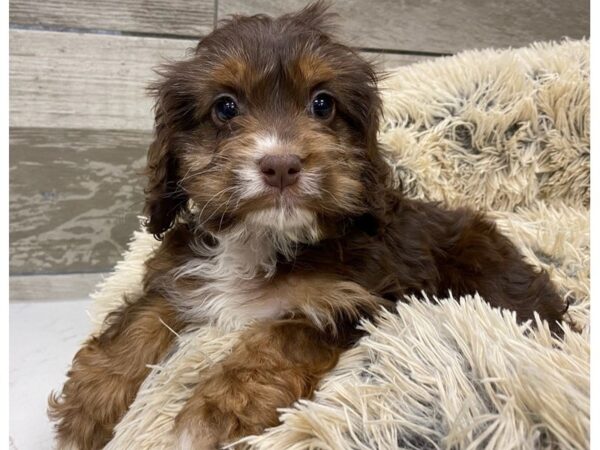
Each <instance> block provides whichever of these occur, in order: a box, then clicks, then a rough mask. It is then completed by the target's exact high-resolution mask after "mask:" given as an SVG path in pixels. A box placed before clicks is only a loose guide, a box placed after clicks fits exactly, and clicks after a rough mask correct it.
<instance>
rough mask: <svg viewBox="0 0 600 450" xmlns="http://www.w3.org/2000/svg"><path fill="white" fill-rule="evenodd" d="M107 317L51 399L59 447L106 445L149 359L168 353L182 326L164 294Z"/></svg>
mask: <svg viewBox="0 0 600 450" xmlns="http://www.w3.org/2000/svg"><path fill="white" fill-rule="evenodd" d="M107 322H108V326H107V328H106V330H105V331H104V332H103V333H102V334H100V335H99V336H97V337H92V338H91V339H89V340H88V341H87V342H86V344H85V345H84V346H83V347H82V348H81V349H80V350H79V351H78V352H77V354H76V355H75V358H74V359H73V364H72V367H71V370H70V371H69V372H68V374H67V376H68V380H67V381H66V383H65V385H64V386H63V390H62V393H61V394H60V395H57V394H56V393H52V394H51V395H50V398H49V400H48V403H49V410H48V411H49V412H48V414H49V417H50V418H51V419H52V420H54V421H57V424H56V431H57V438H58V441H59V448H64V447H65V446H71V447H77V448H81V449H96V448H101V447H103V446H104V445H105V444H106V443H107V442H108V441H109V440H110V438H111V436H112V433H113V428H114V426H115V425H116V424H117V423H118V422H119V420H121V417H123V415H124V414H125V412H126V411H127V408H128V407H129V405H130V403H131V402H132V401H133V399H134V398H135V396H136V393H137V391H138V388H139V386H140V384H141V383H142V381H143V380H144V378H145V377H146V375H147V374H148V372H149V369H148V368H147V365H148V364H154V363H156V362H158V361H159V360H160V358H162V356H163V355H164V353H165V352H166V351H167V350H168V349H169V347H170V345H171V343H172V341H173V338H174V334H173V332H172V331H171V330H177V329H179V328H180V326H181V325H180V323H179V321H178V320H177V318H176V315H175V311H174V310H173V309H172V307H171V306H170V305H169V304H168V303H167V302H166V301H165V300H164V299H163V298H162V297H159V296H146V297H143V298H141V299H139V300H138V301H136V302H135V303H131V304H127V305H126V306H124V307H123V308H122V309H120V310H119V311H117V312H115V313H112V314H110V315H109V316H108V317H107ZM169 328H171V330H170V329H169Z"/></svg>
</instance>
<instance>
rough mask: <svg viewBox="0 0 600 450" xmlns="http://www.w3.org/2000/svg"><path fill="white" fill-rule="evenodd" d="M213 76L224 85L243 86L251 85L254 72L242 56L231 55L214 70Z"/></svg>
mask: <svg viewBox="0 0 600 450" xmlns="http://www.w3.org/2000/svg"><path fill="white" fill-rule="evenodd" d="M213 77H214V79H215V80H217V81H218V82H219V83H220V84H223V85H228V86H243V85H249V83H250V80H251V79H252V78H253V77H254V72H253V71H252V69H251V68H250V67H249V66H248V65H247V64H246V62H245V61H244V60H243V59H242V58H238V57H235V56H230V57H229V58H227V59H225V60H223V61H222V62H221V63H220V64H219V65H218V66H217V67H216V68H215V69H214V70H213Z"/></svg>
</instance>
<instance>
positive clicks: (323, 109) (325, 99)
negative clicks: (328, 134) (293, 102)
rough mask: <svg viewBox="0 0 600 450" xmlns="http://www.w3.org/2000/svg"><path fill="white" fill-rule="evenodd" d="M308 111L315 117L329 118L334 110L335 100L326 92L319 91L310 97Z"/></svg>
mask: <svg viewBox="0 0 600 450" xmlns="http://www.w3.org/2000/svg"><path fill="white" fill-rule="evenodd" d="M310 112H311V114H312V115H313V116H315V117H316V118H317V119H321V120H326V119H329V118H331V117H332V116H333V113H334V112H335V100H333V97H332V96H331V95H329V94H327V93H326V92H320V93H318V94H317V95H315V96H314V98H313V99H312V102H311V105H310Z"/></svg>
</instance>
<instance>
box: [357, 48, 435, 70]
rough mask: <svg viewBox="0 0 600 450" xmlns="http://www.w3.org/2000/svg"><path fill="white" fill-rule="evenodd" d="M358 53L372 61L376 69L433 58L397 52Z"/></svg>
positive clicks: (406, 64)
mask: <svg viewBox="0 0 600 450" xmlns="http://www.w3.org/2000/svg"><path fill="white" fill-rule="evenodd" d="M360 55H361V56H362V57H363V58H364V59H366V60H367V61H369V62H370V63H372V64H373V65H374V66H375V68H376V69H377V70H378V71H386V70H390V69H394V68H395V67H400V66H408V65H410V64H415V63H418V62H422V61H427V60H429V59H432V58H434V57H433V56H420V55H401V54H397V53H380V52H360Z"/></svg>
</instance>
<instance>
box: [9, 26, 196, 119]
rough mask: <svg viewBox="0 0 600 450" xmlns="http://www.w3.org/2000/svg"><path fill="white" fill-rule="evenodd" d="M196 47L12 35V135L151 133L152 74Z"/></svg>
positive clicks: (131, 39)
mask: <svg viewBox="0 0 600 450" xmlns="http://www.w3.org/2000/svg"><path fill="white" fill-rule="evenodd" d="M195 45H196V41H194V40H179V39H157V38H141V37H130V36H108V35H100V34H74V33H61V32H49V31H31V30H11V31H10V125H11V127H36V128H42V127H44V128H50V127H51V128H75V129H86V128H87V129H126V130H149V129H151V127H152V120H153V115H152V111H151V110H152V105H153V101H152V99H151V98H150V97H148V95H147V94H146V92H145V88H146V86H147V85H148V84H149V82H150V81H151V80H153V79H155V78H156V75H155V73H154V72H153V68H156V67H157V66H158V65H160V64H161V63H162V62H165V61H166V60H169V59H180V58H183V57H184V56H185V55H186V49H188V48H190V47H194V46H195Z"/></svg>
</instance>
